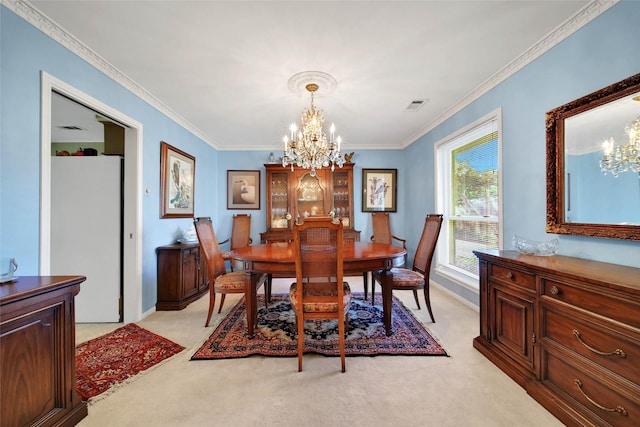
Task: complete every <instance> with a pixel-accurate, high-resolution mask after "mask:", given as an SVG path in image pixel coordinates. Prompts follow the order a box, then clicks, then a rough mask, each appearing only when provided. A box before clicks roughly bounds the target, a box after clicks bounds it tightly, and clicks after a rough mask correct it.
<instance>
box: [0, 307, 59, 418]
mask: <svg viewBox="0 0 640 427" xmlns="http://www.w3.org/2000/svg"><path fill="white" fill-rule="evenodd" d="M60 308H61V307H60V306H59V305H58V306H54V307H48V308H46V309H44V310H42V311H37V312H34V313H32V314H30V315H29V316H27V317H25V318H21V319H19V320H16V321H14V322H10V323H8V324H5V325H2V332H1V335H0V342H1V344H0V360H2V361H3V363H2V365H1V371H0V372H1V373H2V375H0V377H1V378H2V393H0V395H1V397H0V407H1V408H2V410H1V411H0V412H1V413H2V416H1V422H0V424H2V425H3V426H4V425H7V426H12V425H30V424H32V423H33V422H34V421H36V420H38V419H41V418H42V417H44V416H46V415H47V414H48V413H49V412H51V411H53V410H55V409H56V408H59V407H62V406H64V396H62V390H63V387H64V378H63V377H62V375H63V373H64V370H63V369H58V367H56V360H58V358H57V356H56V354H57V352H56V351H57V348H58V347H60V342H56V340H58V341H60V338H59V337H58V331H59V329H60V325H59V324H58V320H59V318H60V316H59V313H60V311H59V310H60ZM5 361H11V362H5Z"/></svg>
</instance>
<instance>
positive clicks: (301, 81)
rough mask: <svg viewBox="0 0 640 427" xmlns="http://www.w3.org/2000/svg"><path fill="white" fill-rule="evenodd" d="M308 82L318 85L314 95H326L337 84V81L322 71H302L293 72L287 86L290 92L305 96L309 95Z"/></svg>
mask: <svg viewBox="0 0 640 427" xmlns="http://www.w3.org/2000/svg"><path fill="white" fill-rule="evenodd" d="M310 83H315V84H316V85H318V90H316V91H315V96H325V95H328V94H330V93H331V92H333V91H334V89H335V88H336V87H337V86H338V82H337V81H336V79H334V78H333V76H331V75H329V74H327V73H324V72H322V71H303V72H301V73H297V74H294V75H293V76H292V77H291V78H290V79H289V83H288V86H289V90H290V91H291V92H292V93H295V94H298V95H300V96H304V97H307V96H309V91H308V90H307V85H308V84H310Z"/></svg>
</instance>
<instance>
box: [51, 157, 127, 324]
mask: <svg viewBox="0 0 640 427" xmlns="http://www.w3.org/2000/svg"><path fill="white" fill-rule="evenodd" d="M121 171H122V159H121V158H120V157H119V156H87V157H81V156H80V157H73V156H71V157H52V158H51V275H83V276H86V277H87V280H86V281H85V282H84V283H82V284H81V285H80V293H79V294H78V296H77V297H76V298H75V314H76V316H75V317H76V322H79V323H102V322H105V323H106V322H119V321H120V309H119V307H120V298H121V281H122V274H121V270H122V259H121V253H122V245H121V241H122V240H121V239H122V231H121V223H122V203H123V202H122V172H121Z"/></svg>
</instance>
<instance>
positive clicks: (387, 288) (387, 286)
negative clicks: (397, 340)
mask: <svg viewBox="0 0 640 427" xmlns="http://www.w3.org/2000/svg"><path fill="white" fill-rule="evenodd" d="M380 279H381V282H380V286H381V287H382V312H383V318H384V329H385V332H386V333H387V336H391V334H392V333H393V329H392V328H391V305H392V302H391V297H392V295H393V286H392V285H391V283H388V280H389V279H388V278H387V272H386V271H382V272H380Z"/></svg>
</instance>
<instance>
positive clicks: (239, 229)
mask: <svg viewBox="0 0 640 427" xmlns="http://www.w3.org/2000/svg"><path fill="white" fill-rule="evenodd" d="M229 240H230V241H229V247H230V250H234V249H240V248H244V247H245V246H249V245H250V244H251V242H252V241H251V215H249V214H237V215H234V216H233V223H232V226H231V237H230V239H229Z"/></svg>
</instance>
